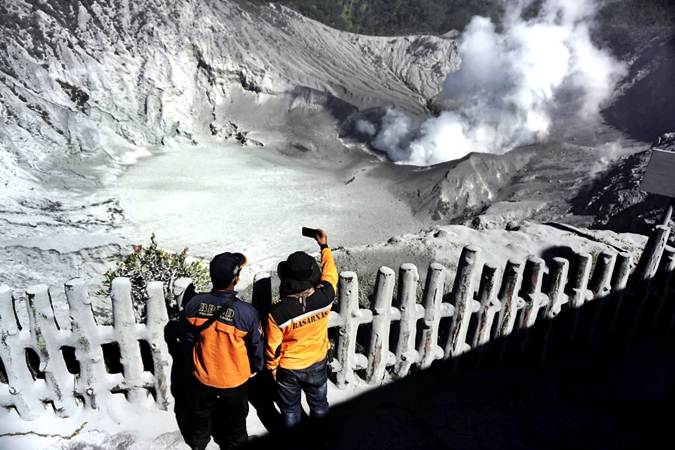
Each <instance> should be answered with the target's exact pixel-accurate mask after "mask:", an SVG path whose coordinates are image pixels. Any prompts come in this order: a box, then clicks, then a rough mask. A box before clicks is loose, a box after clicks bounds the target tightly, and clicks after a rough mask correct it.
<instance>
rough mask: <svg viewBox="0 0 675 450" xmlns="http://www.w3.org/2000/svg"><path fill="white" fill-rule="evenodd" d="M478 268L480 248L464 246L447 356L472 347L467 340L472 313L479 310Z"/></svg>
mask: <svg viewBox="0 0 675 450" xmlns="http://www.w3.org/2000/svg"><path fill="white" fill-rule="evenodd" d="M476 270H478V249H477V248H476V247H473V246H471V245H469V246H466V247H464V249H463V250H462V254H461V255H460V257H459V263H458V265H457V276H456V277H455V283H454V286H453V288H452V298H453V304H454V305H455V314H454V315H453V317H452V328H451V329H450V339H449V340H448V345H447V346H446V348H445V357H446V358H448V357H450V356H458V355H461V354H462V353H464V352H466V351H468V350H470V349H471V346H470V345H469V344H468V343H467V342H466V340H467V336H466V333H467V331H468V330H469V323H470V322H471V314H473V313H475V312H478V310H479V309H480V303H479V302H477V301H476V300H474V298H473V296H474V280H475V278H476V277H475V272H476Z"/></svg>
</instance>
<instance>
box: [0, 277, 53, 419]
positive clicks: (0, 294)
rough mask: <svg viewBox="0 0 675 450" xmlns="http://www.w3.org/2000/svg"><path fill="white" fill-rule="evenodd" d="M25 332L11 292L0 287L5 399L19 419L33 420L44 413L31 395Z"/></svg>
mask: <svg viewBox="0 0 675 450" xmlns="http://www.w3.org/2000/svg"><path fill="white" fill-rule="evenodd" d="M27 334H28V333H27V331H25V330H20V329H19V324H18V322H17V320H16V312H15V309H14V298H13V297H12V291H11V290H10V289H9V287H8V286H5V285H2V286H0V358H2V362H3V363H4V365H5V371H6V372H7V384H8V385H9V386H8V391H9V394H10V397H9V401H10V402H11V403H12V404H13V405H14V407H15V408H16V410H17V412H18V413H19V415H20V416H21V418H22V419H25V420H33V419H35V418H36V417H38V416H39V415H40V414H41V413H42V412H44V406H43V404H42V402H40V400H39V399H38V398H37V396H36V395H35V390H34V384H35V382H34V381H33V377H32V375H31V373H30V371H29V370H28V366H27V365H26V354H25V351H24V347H25V346H26V343H27V339H26V338H27V337H28V336H27Z"/></svg>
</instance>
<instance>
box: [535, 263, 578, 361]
mask: <svg viewBox="0 0 675 450" xmlns="http://www.w3.org/2000/svg"><path fill="white" fill-rule="evenodd" d="M569 269H570V263H569V261H567V260H566V259H565V258H561V257H556V258H553V260H552V261H551V270H550V272H549V278H550V280H549V289H548V298H549V302H548V305H547V306H546V312H545V315H546V319H547V320H548V322H547V324H546V333H545V334H544V340H543V342H542V345H541V358H540V360H539V362H540V363H543V362H544V360H545V358H546V354H547V353H548V347H549V345H550V342H551V330H552V329H553V322H552V319H554V318H555V317H556V316H557V315H558V314H560V311H561V309H562V305H564V304H565V303H567V302H568V301H569V300H568V298H567V295H565V285H566V284H567V276H568V274H569Z"/></svg>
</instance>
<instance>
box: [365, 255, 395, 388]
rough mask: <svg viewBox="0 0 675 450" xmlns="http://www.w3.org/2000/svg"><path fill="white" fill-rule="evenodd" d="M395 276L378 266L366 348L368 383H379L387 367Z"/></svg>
mask: <svg viewBox="0 0 675 450" xmlns="http://www.w3.org/2000/svg"><path fill="white" fill-rule="evenodd" d="M395 276H396V274H395V273H394V271H393V270H391V269H390V268H389V267H384V266H383V267H380V270H379V271H378V272H377V281H376V285H375V306H374V308H373V311H374V312H373V326H372V331H371V337H370V345H369V348H368V370H367V371H366V381H367V382H368V384H378V383H381V382H382V380H383V379H384V373H385V371H386V369H387V361H388V360H389V355H390V352H389V330H390V328H391V316H392V307H391V302H392V298H393V296H394V283H395V281H396V280H395Z"/></svg>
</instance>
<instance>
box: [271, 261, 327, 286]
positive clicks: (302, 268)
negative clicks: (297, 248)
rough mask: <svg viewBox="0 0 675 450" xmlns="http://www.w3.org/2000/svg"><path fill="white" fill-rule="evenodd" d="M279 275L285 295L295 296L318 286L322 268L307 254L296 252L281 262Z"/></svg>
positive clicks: (278, 270)
mask: <svg viewBox="0 0 675 450" xmlns="http://www.w3.org/2000/svg"><path fill="white" fill-rule="evenodd" d="M277 273H278V274H279V278H280V279H281V283H282V289H281V290H282V291H285V292H284V294H294V293H298V292H302V291H304V290H306V289H309V288H311V287H314V286H316V285H317V284H318V283H319V281H321V268H320V267H319V265H318V264H317V262H316V259H314V258H313V257H311V256H310V255H308V254H307V253H305V252H295V253H292V254H290V255H289V256H288V258H287V259H286V261H281V262H280V263H279V265H278V266H277Z"/></svg>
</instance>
